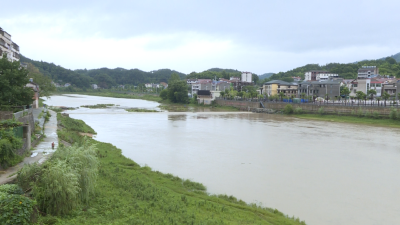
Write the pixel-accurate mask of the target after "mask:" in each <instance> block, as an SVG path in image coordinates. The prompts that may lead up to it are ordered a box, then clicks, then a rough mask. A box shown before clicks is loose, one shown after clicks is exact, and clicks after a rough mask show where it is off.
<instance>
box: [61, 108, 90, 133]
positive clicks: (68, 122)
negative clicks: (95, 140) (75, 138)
mask: <svg viewBox="0 0 400 225" xmlns="http://www.w3.org/2000/svg"><path fill="white" fill-rule="evenodd" d="M57 120H58V121H59V123H60V125H61V126H63V127H65V128H67V129H68V130H69V131H77V132H82V133H91V134H96V132H95V131H94V130H93V129H92V128H91V127H90V126H88V125H87V124H86V123H85V122H83V121H82V120H77V119H72V118H70V117H68V116H62V115H61V114H60V113H57Z"/></svg>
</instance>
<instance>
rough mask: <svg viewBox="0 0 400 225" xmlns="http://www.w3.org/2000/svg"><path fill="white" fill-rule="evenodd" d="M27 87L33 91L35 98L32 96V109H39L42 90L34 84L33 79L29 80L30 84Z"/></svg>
mask: <svg viewBox="0 0 400 225" xmlns="http://www.w3.org/2000/svg"><path fill="white" fill-rule="evenodd" d="M25 87H29V88H32V89H33V92H34V93H33V96H32V100H33V102H32V108H34V109H37V108H39V97H40V96H39V93H40V88H39V85H38V84H36V83H34V82H33V79H32V78H30V79H29V83H27V84H26V85H25Z"/></svg>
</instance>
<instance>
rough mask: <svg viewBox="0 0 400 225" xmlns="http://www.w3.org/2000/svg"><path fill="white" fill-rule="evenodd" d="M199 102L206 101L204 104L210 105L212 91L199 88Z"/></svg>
mask: <svg viewBox="0 0 400 225" xmlns="http://www.w3.org/2000/svg"><path fill="white" fill-rule="evenodd" d="M197 102H198V103H199V104H201V103H204V105H210V104H211V102H212V95H211V91H209V90H199V91H198V92H197Z"/></svg>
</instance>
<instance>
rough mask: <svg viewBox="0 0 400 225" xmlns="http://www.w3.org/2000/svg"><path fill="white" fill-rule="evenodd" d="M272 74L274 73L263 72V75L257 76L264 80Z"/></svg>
mask: <svg viewBox="0 0 400 225" xmlns="http://www.w3.org/2000/svg"><path fill="white" fill-rule="evenodd" d="M272 75H274V73H264V74H263V75H260V76H258V77H259V78H260V80H264V79H266V78H269V77H270V76H272Z"/></svg>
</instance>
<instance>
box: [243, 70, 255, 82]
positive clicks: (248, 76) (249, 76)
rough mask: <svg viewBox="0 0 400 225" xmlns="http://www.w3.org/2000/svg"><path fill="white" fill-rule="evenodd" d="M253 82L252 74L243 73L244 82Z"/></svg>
mask: <svg viewBox="0 0 400 225" xmlns="http://www.w3.org/2000/svg"><path fill="white" fill-rule="evenodd" d="M252 81H253V74H252V73H250V72H242V82H246V83H251V82H252Z"/></svg>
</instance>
